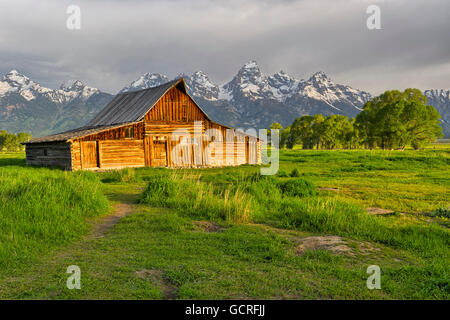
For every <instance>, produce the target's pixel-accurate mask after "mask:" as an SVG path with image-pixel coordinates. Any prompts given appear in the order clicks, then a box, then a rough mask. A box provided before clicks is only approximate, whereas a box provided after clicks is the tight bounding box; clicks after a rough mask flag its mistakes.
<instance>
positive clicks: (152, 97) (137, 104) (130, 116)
mask: <svg viewBox="0 0 450 320" xmlns="http://www.w3.org/2000/svg"><path fill="white" fill-rule="evenodd" d="M172 87H178V88H179V89H180V90H181V91H183V92H184V93H185V94H188V92H187V90H186V85H185V83H184V80H183V78H178V79H175V80H173V81H170V82H167V83H165V84H163V85H160V86H157V87H153V88H148V89H144V90H139V91H134V92H126V93H121V94H118V95H116V96H115V97H114V99H113V100H112V101H111V102H110V103H108V104H107V105H106V107H104V108H103V110H102V111H100V113H99V114H97V116H95V118H94V119H92V120H91V121H90V122H89V123H88V124H87V125H88V126H105V125H113V124H118V123H128V122H136V121H140V120H142V119H143V118H144V116H145V115H146V114H147V112H149V111H150V110H151V109H152V108H153V107H154V106H155V104H156V103H157V102H158V101H159V99H161V98H162V96H164V95H165V94H166V93H167V91H169V90H170V89H171V88H172ZM191 99H192V97H191ZM192 100H193V99H192ZM194 103H195V101H194ZM195 104H196V105H197V107H199V108H200V106H199V105H198V104H197V103H195ZM200 110H202V109H201V108H200ZM202 112H203V113H204V114H205V116H206V117H207V118H208V119H209V117H208V115H207V114H206V113H205V112H204V111H203V110H202Z"/></svg>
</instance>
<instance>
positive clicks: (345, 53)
mask: <svg viewBox="0 0 450 320" xmlns="http://www.w3.org/2000/svg"><path fill="white" fill-rule="evenodd" d="M373 3H375V4H377V5H379V6H380V8H381V23H382V30H374V31H370V30H368V29H367V28H366V18H367V14H366V12H365V10H366V8H367V6H368V5H369V4H373ZM69 4H77V5H79V6H80V7H81V15H82V28H81V30H79V31H70V30H67V29H66V28H65V21H66V18H67V14H66V13H65V10H66V7H67V6H68V5H69ZM449 15H450V2H449V1H445V0H431V1H418V0H410V1H405V0H392V1H375V0H373V1H363V0H303V1H269V0H264V1H261V0H259V1H258V0H250V1H237V0H235V1H208V0H195V1H181V0H175V1H159V0H157V1H137V0H134V1H107V0H89V1H88V0H84V1H80V0H79V1H75V0H73V1H61V0H54V1H51V0H43V1H39V2H37V1H32V0H28V1H26V0H23V1H17V0H6V1H2V2H1V4H0V73H1V74H3V73H5V72H8V71H9V70H10V69H12V68H15V69H18V70H19V71H21V72H23V73H25V74H28V75H30V76H31V77H33V78H34V79H35V80H37V81H40V82H42V83H43V84H45V85H48V86H50V87H56V86H58V85H59V83H61V82H63V81H65V80H66V79H73V78H77V79H81V80H83V81H85V82H86V83H87V84H89V85H91V86H96V87H99V88H100V89H103V90H106V91H109V92H116V91H117V90H119V89H120V88H121V87H123V86H124V85H125V84H127V83H129V82H130V81H131V80H134V79H135V78H137V77H138V76H139V75H141V74H142V73H144V72H161V73H165V74H168V75H169V76H170V77H173V76H175V75H177V74H178V73H180V72H185V73H189V72H193V71H196V70H199V69H200V70H203V71H205V72H206V73H207V74H208V75H210V77H211V78H212V79H213V80H214V81H216V82H218V83H223V82H225V81H227V80H229V79H230V78H231V77H232V76H233V75H234V74H235V73H236V71H237V70H238V69H239V68H240V67H241V66H242V64H244V63H245V62H247V61H248V60H251V59H256V60H257V61H258V63H259V64H260V66H261V68H262V70H263V72H265V73H273V72H277V71H279V70H280V69H283V70H284V71H286V72H288V73H290V74H291V75H293V76H296V77H298V78H306V77H309V75H310V74H311V73H313V72H315V71H318V70H323V71H325V72H326V73H328V74H329V75H330V77H331V78H333V79H335V80H336V81H338V82H342V83H346V84H349V85H351V86H354V87H357V88H360V89H364V90H368V91H370V92H372V93H379V92H381V91H383V90H387V89H390V88H404V87H419V88H421V89H426V88H431V87H433V88H449V87H450V83H449V71H450V67H449V66H450V41H448V33H449V31H450V19H449V18H450V16H449Z"/></svg>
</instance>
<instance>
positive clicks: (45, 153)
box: [44, 148, 48, 156]
mask: <svg viewBox="0 0 450 320" xmlns="http://www.w3.org/2000/svg"><path fill="white" fill-rule="evenodd" d="M47 155H48V154H47V148H44V156H47Z"/></svg>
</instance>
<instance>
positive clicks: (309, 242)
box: [297, 236, 354, 256]
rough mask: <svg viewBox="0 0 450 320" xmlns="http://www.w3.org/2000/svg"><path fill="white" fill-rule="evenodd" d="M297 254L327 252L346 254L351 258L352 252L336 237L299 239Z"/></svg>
mask: <svg viewBox="0 0 450 320" xmlns="http://www.w3.org/2000/svg"><path fill="white" fill-rule="evenodd" d="M299 241H300V245H299V246H298V247H297V254H303V253H304V252H305V251H307V250H327V251H330V252H333V253H335V254H347V255H350V256H353V255H354V253H353V250H352V248H350V247H349V246H347V244H346V242H345V241H344V240H343V239H342V238H341V237H338V236H316V237H307V238H303V239H299Z"/></svg>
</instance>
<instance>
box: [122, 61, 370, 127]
mask: <svg viewBox="0 0 450 320" xmlns="http://www.w3.org/2000/svg"><path fill="white" fill-rule="evenodd" d="M177 77H183V78H184V80H185V83H186V86H187V88H188V91H189V93H190V94H191V95H192V96H194V97H199V98H201V99H203V100H204V101H207V102H218V103H219V102H220V103H222V105H225V104H227V106H228V108H231V109H233V111H234V112H236V113H237V114H239V115H240V116H243V117H245V116H250V115H251V114H252V115H254V114H255V112H258V110H259V108H260V107H258V106H257V105H261V104H262V105H268V106H269V108H281V107H283V106H285V107H288V108H292V109H293V110H295V111H293V112H296V113H303V114H306V113H314V112H316V113H320V112H323V113H324V114H333V113H340V114H345V115H349V116H354V115H356V114H357V113H358V112H359V111H361V109H362V107H363V105H364V103H365V102H366V101H368V100H369V99H370V98H371V96H370V94H369V93H367V92H364V91H360V90H356V89H353V88H351V87H349V86H346V85H340V84H336V83H334V82H333V81H332V80H331V79H330V78H329V77H328V76H327V75H326V74H325V73H324V72H316V73H315V74H313V75H312V76H311V77H310V78H309V79H308V80H299V79H296V78H294V77H292V76H290V75H288V74H287V73H286V72H284V71H279V72H277V73H275V74H273V75H271V76H266V75H264V74H263V73H262V72H261V69H260V67H259V66H258V63H257V62H256V61H254V60H252V61H249V62H247V63H245V64H244V65H243V66H242V68H240V69H239V71H238V72H237V74H236V75H235V76H234V77H233V78H232V79H231V80H230V81H229V82H227V83H225V84H223V85H220V86H219V85H217V84H215V83H214V82H212V81H211V80H210V79H209V78H208V76H207V75H206V74H205V73H204V72H203V71H197V72H194V73H193V74H191V75H187V74H183V73H181V74H179V75H178V76H177ZM167 81H168V77H167V76H165V75H161V74H154V73H152V74H150V73H146V74H144V75H143V76H141V77H139V78H138V79H137V80H135V81H133V82H132V83H131V84H130V85H129V86H127V87H125V88H123V89H122V90H121V91H120V92H127V91H132V90H140V89H146V88H150V87H154V86H157V85H160V84H163V83H165V82H167ZM220 103H219V104H220ZM216 105H217V103H216ZM255 108H256V109H255ZM286 110H287V109H285V110H284V111H283V112H286ZM265 112H267V109H266V110H265ZM280 112H282V110H280ZM247 122H248V121H246V123H247Z"/></svg>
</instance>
